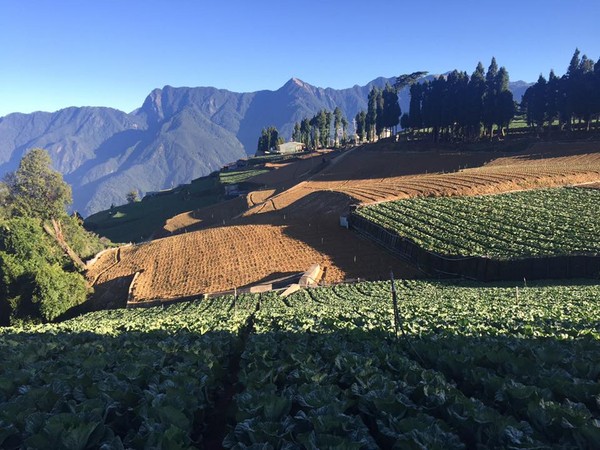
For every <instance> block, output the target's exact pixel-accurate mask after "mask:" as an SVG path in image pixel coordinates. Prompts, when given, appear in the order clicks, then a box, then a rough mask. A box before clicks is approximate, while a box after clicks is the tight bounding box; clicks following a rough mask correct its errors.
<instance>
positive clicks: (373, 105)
mask: <svg viewBox="0 0 600 450" xmlns="http://www.w3.org/2000/svg"><path fill="white" fill-rule="evenodd" d="M378 97H379V89H377V88H376V87H373V88H372V89H371V92H369V98H368V104H367V115H366V118H365V119H366V129H367V139H368V140H369V141H373V140H375V131H376V129H375V126H376V124H377V98H378Z"/></svg>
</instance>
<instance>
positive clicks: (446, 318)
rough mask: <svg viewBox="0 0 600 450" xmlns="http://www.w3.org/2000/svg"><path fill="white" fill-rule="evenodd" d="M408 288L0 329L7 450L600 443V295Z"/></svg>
mask: <svg viewBox="0 0 600 450" xmlns="http://www.w3.org/2000/svg"><path fill="white" fill-rule="evenodd" d="M396 290H397V292H398V305H399V318H400V325H401V326H400V332H399V333H398V334H397V335H396V333H395V331H394V329H395V328H394V320H393V317H394V314H393V307H392V301H391V296H390V283H389V282H365V283H359V284H354V285H338V286H335V287H330V288H319V289H311V290H306V291H299V292H297V293H295V294H293V295H292V296H290V297H287V298H285V299H281V298H279V297H277V296H276V295H275V294H267V295H265V294H263V295H262V296H259V295H246V296H240V297H238V298H237V299H234V298H233V297H223V298H217V299H210V300H205V301H197V302H191V303H181V304H176V305H172V306H168V307H158V308H150V309H137V310H135V309H134V310H115V311H104V312H97V313H92V314H88V315H86V316H82V317H80V318H77V319H72V320H70V321H67V322H64V323H61V324H52V325H40V326H34V327H30V328H27V329H15V328H12V329H4V330H0V354H1V355H2V364H1V365H0V448H9V449H10V448H33V449H36V448H69V449H85V448H90V449H91V448H107V449H108V448H128V447H129V448H214V445H215V442H217V443H218V444H219V445H223V446H224V447H225V448H232V449H245V448H254V449H258V448H261V449H263V448H264V449H270V448H273V449H284V448H285V449H303V448H307V449H317V448H319V449H324V448H339V449H353V448H356V449H376V448H415V449H416V448H440V449H441V448H457V449H458V448H551V447H556V448H590V449H591V448H597V443H598V442H600V358H599V357H598V355H600V286H599V285H597V284H596V285H595V284H592V283H588V282H579V283H570V284H556V283H551V284H549V283H545V284H544V283H536V284H534V285H531V284H530V285H528V286H523V285H520V286H516V285H514V284H513V285H508V284H502V285H482V284H467V283H464V284H459V285H456V284H454V285H451V284H448V283H445V282H426V281H399V282H396ZM220 422H222V423H221V426H220V425H219V423H220Z"/></svg>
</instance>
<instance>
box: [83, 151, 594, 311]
mask: <svg viewBox="0 0 600 450" xmlns="http://www.w3.org/2000/svg"><path fill="white" fill-rule="evenodd" d="M377 148H378V147H377V146H369V147H363V148H357V149H355V150H353V151H352V152H351V153H349V154H347V155H343V157H342V158H340V159H339V160H338V161H336V160H332V161H327V162H323V157H322V156H317V157H312V158H307V159H305V160H301V161H297V162H294V163H289V164H287V165H285V166H282V167H281V168H278V169H276V170H273V171H271V172H269V173H267V174H262V175H259V176H258V177H255V178H259V177H262V178H261V179H262V181H261V183H263V184H264V185H265V186H266V188H267V189H266V190H265V191H264V192H263V191H257V192H252V193H251V194H249V195H248V196H247V197H246V198H239V199H235V200H232V201H230V202H226V203H223V204H221V205H216V206H214V207H210V208H204V209H202V210H198V211H193V212H190V213H186V214H183V215H179V216H176V217H174V218H173V219H171V220H170V221H168V222H167V224H166V225H165V228H164V232H165V233H167V234H171V233H172V234H173V235H172V236H169V237H166V238H163V239H158V240H154V241H151V242H148V243H145V244H141V245H136V246H132V247H127V248H121V249H120V252H119V255H118V258H119V261H118V262H117V263H116V264H115V263H114V261H115V257H116V256H115V254H112V253H107V254H105V255H103V257H101V258H100V259H99V260H98V261H97V262H96V264H95V265H94V266H93V267H92V268H91V269H90V271H89V274H88V278H90V279H95V280H96V283H95V285H96V286H99V287H102V286H110V284H111V283H113V282H114V280H128V279H130V278H132V277H133V274H135V273H136V272H141V273H140V275H138V277H137V278H136V281H135V283H134V289H133V299H134V301H136V302H144V301H149V300H155V299H174V298H178V297H186V296H193V295H201V294H203V293H210V292H218V291H223V290H227V289H232V288H233V287H238V288H239V287H243V286H249V285H252V284H256V283H259V282H261V281H264V280H267V279H272V278H274V277H277V276H283V275H287V274H291V273H296V272H302V271H304V270H306V269H308V267H309V266H310V265H311V264H313V263H319V264H321V265H322V266H323V267H324V268H325V276H324V280H325V282H337V281H342V280H344V279H348V278H365V279H380V278H385V277H387V276H388V275H389V270H390V268H391V269H393V270H394V273H395V275H396V276H397V277H399V278H400V277H405V278H414V277H418V276H420V272H419V270H418V269H416V268H414V267H412V266H410V265H408V264H406V263H404V262H402V261H400V260H398V259H396V258H395V257H393V256H392V255H390V254H389V253H387V252H386V251H385V250H383V249H381V248H379V247H377V246H376V245H374V244H372V243H370V242H369V241H366V240H364V239H362V238H361V237H359V236H358V235H357V234H355V233H353V232H350V231H348V230H345V229H343V228H341V227H340V226H339V215H340V213H342V212H343V211H344V210H345V209H347V207H348V206H349V205H350V204H351V203H357V202H362V203H371V202H378V201H384V200H393V199H399V198H406V197H412V196H419V195H420V196H440V195H476V194H489V193H498V192H505V191H512V190H522V189H531V188H539V187H550V186H562V185H568V184H578V183H586V182H588V183H589V182H598V183H599V184H600V152H599V150H600V145H599V144H598V143H578V144H573V145H572V146H571V145H568V144H562V143H561V144H537V145H534V146H532V147H531V149H530V150H529V151H528V152H521V153H515V154H502V153H490V152H475V153H465V152H462V153H461V152H452V153H449V152H447V151H438V152H435V151H428V152H414V153H407V152H400V151H394V152H392V151H388V150H387V148H389V146H387V147H383V146H382V147H379V148H383V149H384V150H383V151H378V150H377ZM295 164H298V166H295ZM319 169H321V170H320V171H319ZM279 171H282V172H279ZM278 172H279V173H278ZM432 172H433V173H432ZM252 181H255V180H254V179H253V180H252ZM247 208H249V209H247ZM105 259H106V260H105ZM100 290H102V289H100Z"/></svg>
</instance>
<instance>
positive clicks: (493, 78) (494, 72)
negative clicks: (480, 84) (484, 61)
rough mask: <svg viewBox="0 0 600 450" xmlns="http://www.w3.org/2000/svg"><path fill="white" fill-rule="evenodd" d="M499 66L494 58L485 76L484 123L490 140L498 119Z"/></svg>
mask: <svg viewBox="0 0 600 450" xmlns="http://www.w3.org/2000/svg"><path fill="white" fill-rule="evenodd" d="M497 83H498V64H497V63H496V58H492V62H491V63H490V66H489V67H488V71H487V73H486V75H485V94H484V96H483V113H482V119H483V120H482V122H483V125H484V127H485V130H486V134H487V136H489V137H490V139H491V138H492V137H493V136H494V134H493V130H494V123H496V118H497V107H498V103H497V101H498V94H499V89H498V84H497Z"/></svg>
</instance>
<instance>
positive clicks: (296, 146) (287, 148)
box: [277, 142, 304, 154]
mask: <svg viewBox="0 0 600 450" xmlns="http://www.w3.org/2000/svg"><path fill="white" fill-rule="evenodd" d="M301 151H304V144H303V143H302V142H285V143H283V144H278V145H277V153H281V154H286V153H297V152H301Z"/></svg>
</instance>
